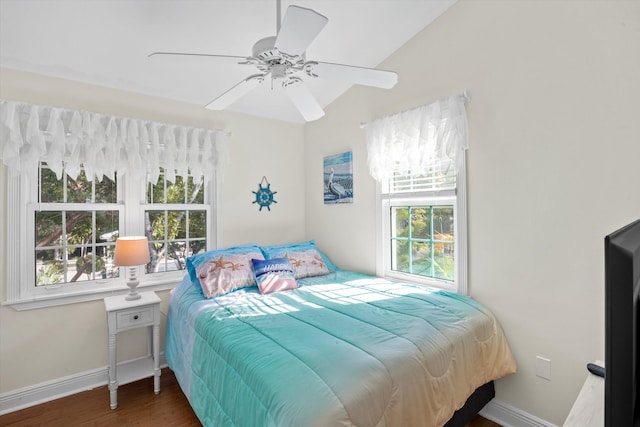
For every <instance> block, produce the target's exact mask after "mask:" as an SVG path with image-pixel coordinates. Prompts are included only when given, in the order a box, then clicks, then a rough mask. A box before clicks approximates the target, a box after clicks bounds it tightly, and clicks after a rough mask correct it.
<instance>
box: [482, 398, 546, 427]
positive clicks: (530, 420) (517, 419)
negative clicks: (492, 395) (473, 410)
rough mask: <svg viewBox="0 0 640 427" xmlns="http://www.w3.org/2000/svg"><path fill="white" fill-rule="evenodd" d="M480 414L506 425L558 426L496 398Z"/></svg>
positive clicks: (517, 426)
mask: <svg viewBox="0 0 640 427" xmlns="http://www.w3.org/2000/svg"><path fill="white" fill-rule="evenodd" d="M480 415H482V416H483V417H485V418H486V419H488V420H491V421H493V422H496V423H498V424H500V425H502V426H504V427H558V426H556V425H555V424H551V423H550V422H548V421H545V420H543V419H541V418H538V417H536V416H534V415H531V414H529V413H527V412H524V411H522V410H520V409H518V408H516V407H513V406H510V405H507V404H506V403H503V402H501V401H499V400H496V399H493V400H491V401H490V402H489V403H487V405H486V406H485V407H484V408H482V410H481V411H480Z"/></svg>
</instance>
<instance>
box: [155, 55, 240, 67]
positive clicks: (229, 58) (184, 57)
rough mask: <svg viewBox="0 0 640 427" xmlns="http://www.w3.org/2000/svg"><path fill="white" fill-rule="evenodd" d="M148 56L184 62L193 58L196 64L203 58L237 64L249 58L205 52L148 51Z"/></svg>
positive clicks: (203, 59)
mask: <svg viewBox="0 0 640 427" xmlns="http://www.w3.org/2000/svg"><path fill="white" fill-rule="evenodd" d="M148 57H149V58H154V59H162V60H179V61H180V62H181V63H184V62H185V60H194V61H197V62H198V64H202V61H205V60H214V61H222V62H230V63H234V64H238V63H241V62H247V61H248V60H250V59H251V58H248V57H246V56H229V55H209V54H206V53H181V52H153V53H150V54H149V56H148Z"/></svg>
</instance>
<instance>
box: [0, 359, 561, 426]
mask: <svg viewBox="0 0 640 427" xmlns="http://www.w3.org/2000/svg"><path fill="white" fill-rule="evenodd" d="M130 362H133V361H130ZM126 363H128V362H125V364H126ZM160 366H161V367H162V368H165V367H167V361H166V360H165V359H164V354H162V355H160ZM108 380H109V368H108V367H106V366H105V367H104V368H99V369H94V370H91V371H85V372H81V373H79V374H74V375H70V376H68V377H63V378H59V379H57V380H53V381H47V382H43V383H40V384H36V385H33V386H29V387H25V388H22V389H19V390H13V391H10V392H7V393H2V394H0V415H4V414H8V413H10V412H14V411H19V410H20V409H25V408H28V407H30V406H35V405H39V404H41V403H45V402H49V401H52V400H55V399H59V398H61V397H65V396H70V395H72V394H76V393H80V392H83V391H86V390H91V389H94V388H96V387H102V386H105V385H107V383H108ZM104 398H105V405H108V404H109V395H108V393H105V397H104ZM480 415H482V416H483V417H485V418H486V419H488V420H491V421H494V422H496V423H498V424H500V425H502V426H504V427H557V426H556V425H554V424H551V423H549V422H547V421H544V420H542V419H540V418H538V417H535V416H533V415H531V414H528V413H526V412H524V411H521V410H520V409H518V408H515V407H513V406H510V405H507V404H506V403H502V402H500V401H499V400H496V399H493V400H492V401H491V402H489V403H487V405H486V406H485V407H484V408H483V409H482V411H480Z"/></svg>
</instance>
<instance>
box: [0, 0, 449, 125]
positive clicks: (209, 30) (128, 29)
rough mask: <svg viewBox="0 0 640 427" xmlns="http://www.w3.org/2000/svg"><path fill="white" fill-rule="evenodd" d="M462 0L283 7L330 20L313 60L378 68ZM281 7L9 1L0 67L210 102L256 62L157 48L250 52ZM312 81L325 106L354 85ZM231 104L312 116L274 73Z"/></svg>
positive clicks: (2, 15) (254, 1) (191, 1)
mask: <svg viewBox="0 0 640 427" xmlns="http://www.w3.org/2000/svg"><path fill="white" fill-rule="evenodd" d="M454 2H455V0H294V1H289V0H283V1H282V16H284V15H285V12H286V8H287V7H288V6H289V5H291V4H295V5H298V6H301V7H305V8H310V9H313V10H315V11H316V12H318V13H320V14H322V15H324V16H326V17H327V18H328V19H329V22H328V24H327V25H326V27H325V28H324V29H323V30H322V31H321V32H320V34H319V35H318V37H317V38H316V39H315V40H314V41H313V42H312V43H311V45H310V46H309V48H308V49H307V51H306V57H307V60H316V61H324V62H332V63H342V64H347V65H355V66H359V67H370V68H375V67H376V66H377V65H378V64H379V63H380V62H382V61H383V60H384V59H385V58H387V57H388V56H389V55H390V54H391V53H393V52H394V51H395V50H397V49H398V48H399V47H400V46H402V45H403V44H404V43H406V42H407V41H408V40H409V39H410V38H411V37H413V36H414V35H415V34H416V33H418V32H419V31H420V30H422V29H423V28H424V27H426V26H427V25H428V24H430V23H431V22H432V21H433V20H434V19H435V18H437V17H438V16H439V15H440V14H442V13H443V12H444V11H445V10H446V9H447V8H449V7H450V6H451V5H452V4H453V3H454ZM276 9H277V8H276V0H0V66H1V67H7V68H13V69H18V70H24V71H29V72H34V73H38V74H43V75H47V76H54V77H60V78H64V79H69V80H76V81H80V82H85V83H91V84H95V85H100V86H106V87H111V88H116V89H122V90H126V91H131V92H137V93H142V94H146V95H152V96H158V97H163V98H169V99H174V100H179V101H184V102H188V103H192V104H196V105H202V106H203V108H204V105H206V104H208V103H209V102H211V101H212V100H213V99H214V98H216V97H217V96H219V95H220V94H222V93H223V92H225V91H226V90H228V89H229V88H231V87H232V86H233V85H235V84H236V83H238V82H239V81H241V80H243V79H244V78H246V77H248V76H249V75H251V74H255V69H254V68H253V67H252V66H249V65H238V64H233V63H232V64H229V63H221V62H217V61H212V60H208V59H202V60H201V59H191V60H184V61H181V60H175V61H162V60H156V59H152V58H148V55H149V53H151V52H155V51H169V52H171V51H173V52H189V53H209V54H219V55H233V56H250V55H251V49H252V46H253V44H254V43H255V42H256V41H257V40H259V39H261V38H264V37H267V36H274V35H276V32H277V27H276V16H277V12H276ZM391 71H393V70H391ZM0 78H1V76H0ZM398 79H399V81H401V80H402V76H401V75H400V76H399V77H398ZM305 83H306V84H307V87H308V88H309V89H310V91H311V92H312V94H313V95H314V96H315V98H316V99H317V100H318V102H319V103H320V105H321V106H322V107H326V106H328V105H329V104H330V103H331V102H332V101H334V100H335V99H336V98H338V97H339V96H340V95H341V94H343V93H344V92H345V91H346V90H347V89H349V87H350V85H349V84H346V83H342V82H338V81H332V80H327V79H317V78H316V79H313V78H308V79H306V80H305ZM373 90H381V91H382V90H385V89H373ZM227 110H230V111H235V112H239V113H244V114H250V115H255V116H260V117H267V118H272V119H277V120H282V121H287V122H294V123H303V122H304V120H303V118H302V116H301V115H300V113H299V112H298V111H297V109H296V108H295V107H294V105H293V104H292V103H291V101H290V100H289V98H288V97H287V96H286V95H285V94H284V93H283V90H282V89H281V88H278V87H277V85H275V86H274V87H273V88H271V84H269V83H268V82H265V83H263V84H262V85H260V86H259V87H258V88H256V89H254V90H253V91H252V92H250V93H249V94H247V95H245V96H243V97H242V98H241V99H239V100H237V101H236V102H234V103H233V104H232V105H231V106H230V107H228V108H227Z"/></svg>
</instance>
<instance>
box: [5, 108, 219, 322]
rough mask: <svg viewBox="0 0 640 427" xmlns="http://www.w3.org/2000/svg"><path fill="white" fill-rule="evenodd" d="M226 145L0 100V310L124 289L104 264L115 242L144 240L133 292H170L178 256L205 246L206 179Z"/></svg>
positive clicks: (179, 131) (159, 126) (180, 266)
mask: <svg viewBox="0 0 640 427" xmlns="http://www.w3.org/2000/svg"><path fill="white" fill-rule="evenodd" d="M227 137H228V134H227V133H226V132H224V131H221V130H211V129H198V128H192V127H185V126H180V125H173V124H167V123H158V122H152V121H148V120H141V119H135V118H129V117H118V116H112V115H105V114H100V113H93V112H90V111H80V110H69V109H64V108H58V107H50V106H44V105H34V104H26V103H21V102H14V101H6V100H1V99H0V140H2V146H3V149H2V150H0V160H2V163H3V164H4V165H5V166H3V167H2V171H0V172H2V173H0V179H2V180H3V182H5V179H6V185H7V187H6V188H7V192H6V194H7V196H6V221H7V222H6V230H7V240H6V241H7V249H8V250H7V256H6V258H7V265H6V268H4V273H5V274H6V275H7V276H6V277H7V292H6V295H5V298H6V300H5V302H6V303H8V304H11V305H12V306H13V307H15V308H17V309H19V310H20V309H29V308H37V307H44V306H49V305H59V304H67V303H71V302H76V301H87V300H92V299H99V298H102V297H103V296H105V295H107V294H113V293H114V292H121V291H122V292H123V293H124V292H126V291H127V288H126V286H125V280H124V277H123V276H124V275H123V274H121V273H122V271H121V269H119V268H115V266H114V265H113V257H114V251H115V240H116V239H117V238H118V236H135V235H145V236H147V238H148V240H149V242H150V244H149V252H150V255H151V262H150V263H149V264H148V265H147V266H141V267H140V268H139V272H138V277H139V278H140V287H141V288H143V289H144V288H145V287H147V289H151V290H159V289H168V288H170V287H173V286H174V285H175V283H177V282H179V281H180V280H181V279H182V277H183V276H184V271H183V270H184V269H185V259H186V258H187V257H188V256H189V255H191V254H193V253H196V252H199V251H204V250H206V249H207V247H208V246H211V247H215V246H216V245H217V241H216V237H217V236H216V229H217V224H218V223H217V218H216V212H217V209H215V207H216V206H217V200H216V195H217V191H216V185H217V184H216V176H217V174H218V173H220V171H221V167H222V160H223V159H224V157H225V152H226V142H227ZM5 167H6V170H7V173H6V174H5V173H4V172H5ZM194 177H195V178H194ZM147 181H148V182H151V183H152V185H149V186H147ZM3 267H4V266H3Z"/></svg>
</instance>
